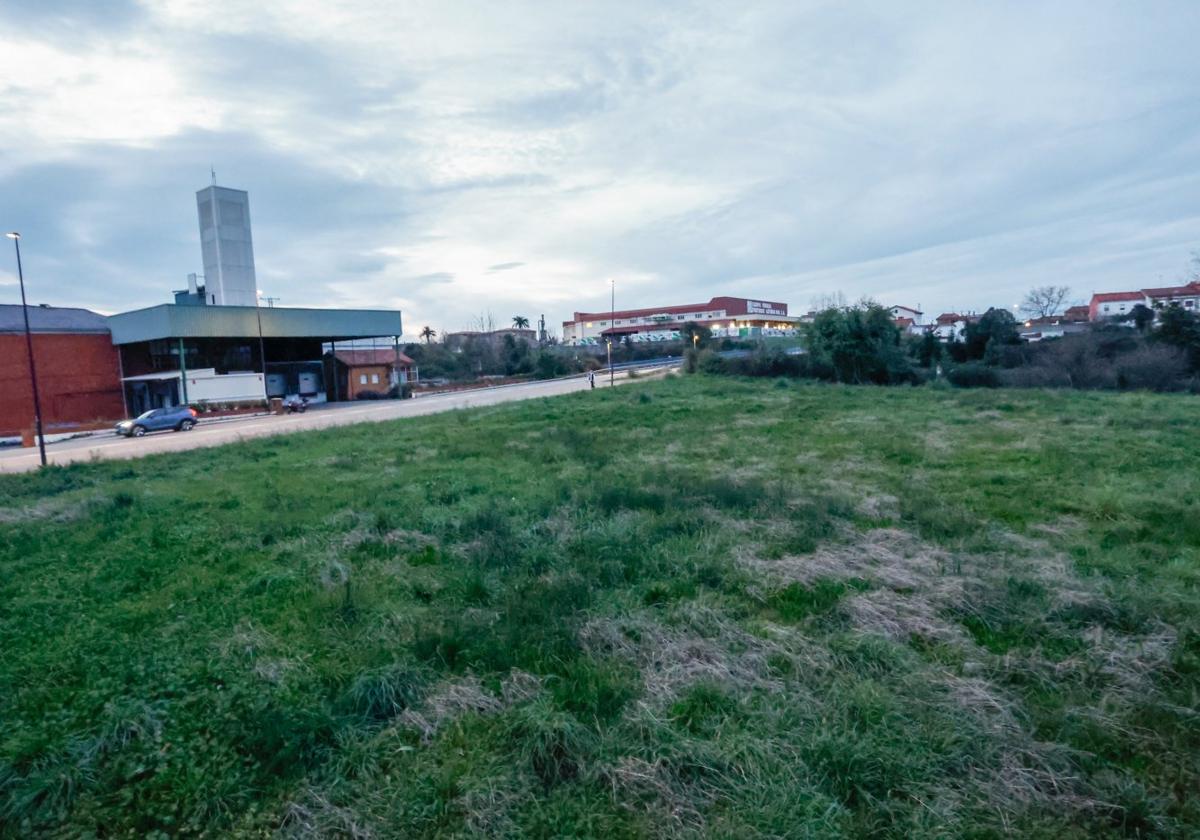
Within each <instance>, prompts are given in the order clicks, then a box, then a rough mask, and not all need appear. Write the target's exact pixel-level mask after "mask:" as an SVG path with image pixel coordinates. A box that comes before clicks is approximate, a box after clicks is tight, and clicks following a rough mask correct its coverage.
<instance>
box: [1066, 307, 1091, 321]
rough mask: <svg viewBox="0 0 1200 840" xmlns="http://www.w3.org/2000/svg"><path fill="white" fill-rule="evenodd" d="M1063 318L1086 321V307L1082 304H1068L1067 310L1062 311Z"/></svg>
mask: <svg viewBox="0 0 1200 840" xmlns="http://www.w3.org/2000/svg"><path fill="white" fill-rule="evenodd" d="M1063 318H1064V319H1065V320H1067V321H1086V320H1088V308H1087V306H1085V305H1083V304H1080V305H1079V306H1068V307H1067V311H1066V312H1064V313H1063Z"/></svg>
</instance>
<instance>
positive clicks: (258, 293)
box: [254, 289, 271, 408]
mask: <svg viewBox="0 0 1200 840" xmlns="http://www.w3.org/2000/svg"><path fill="white" fill-rule="evenodd" d="M262 296H263V293H262V289H255V290H254V315H255V317H257V318H258V358H259V359H261V360H262V373H263V399H264V400H266V401H267V407H268V408H270V406H271V394H270V391H269V390H268V389H267V347H266V344H265V343H264V342H263V332H262V309H261V308H260V307H259V305H258V299H259V298H261V297H262Z"/></svg>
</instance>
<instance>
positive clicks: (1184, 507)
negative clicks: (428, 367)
mask: <svg viewBox="0 0 1200 840" xmlns="http://www.w3.org/2000/svg"><path fill="white" fill-rule="evenodd" d="M1198 409H1200V402H1198V401H1197V399H1196V398H1195V397H1188V396H1170V395H1163V396H1150V395H1143V394H1097V393H1064V392H1036V391H1019V392H1013V391H1004V390H994V391H986V392H983V391H978V392H971V391H931V390H929V389H877V388H850V387H833V386H821V385H812V384H804V385H796V384H792V383H789V382H787V381H778V382H775V381H759V382H745V381H739V380H736V379H728V378H720V379H715V380H713V379H707V378H705V377H702V376H701V377H690V378H686V379H669V380H666V381H659V382H646V383H638V384H636V385H631V386H628V387H625V388H620V389H613V390H611V391H610V390H607V389H603V390H597V391H595V392H588V393H581V394H576V395H571V396H568V397H560V398H555V399H551V400H544V401H537V402H531V403H526V404H522V405H516V406H506V407H501V408H488V409H479V410H473V411H463V412H455V413H454V414H452V415H442V416H435V417H429V418H422V419H417V420H410V421H404V422H397V423H392V424H379V425H375V424H372V425H366V426H360V427H353V428H348V429H346V428H343V429H338V430H335V431H328V432H316V433H307V434H298V435H292V436H286V437H277V438H271V439H267V440H260V441H252V442H246V443H241V444H236V445H231V446H228V447H224V448H221V449H216V450H205V451H201V452H191V453H179V454H172V455H164V456H156V457H151V458H147V459H144V460H139V461H136V462H127V463H97V464H85V465H74V466H70V467H64V468H52V469H49V470H44V471H42V472H40V473H36V474H31V475H24V476H12V477H3V478H2V479H0V571H2V572H3V574H2V575H0V698H2V701H3V702H0V834H2V835H4V836H13V837H18V836H19V837H24V836H38V835H42V836H79V835H103V836H112V835H121V836H124V835H146V834H150V833H152V832H164V833H166V834H179V835H198V834H205V835H208V836H263V835H264V834H271V833H276V832H278V833H282V834H284V835H288V836H331V835H332V836H339V835H340V836H450V835H458V836H607V837H615V836H620V837H624V836H646V837H651V836H655V837H657V836H685V835H696V834H704V835H712V836H736V837H756V836H760V837H780V836H787V837H830V836H878V837H897V838H899V837H913V836H927V837H947V836H955V837H967V836H970V837H989V836H999V835H1006V834H1010V835H1011V834H1015V835H1019V836H1047V835H1056V836H1058V837H1062V838H1072V837H1080V838H1082V837H1096V836H1113V837H1117V836H1126V837H1148V836H1189V835H1194V834H1196V833H1200V807H1198V805H1197V796H1196V791H1197V790H1198V787H1200V766H1198V764H1197V755H1200V717H1198V715H1197V712H1196V709H1197V707H1198V706H1200V702H1198V701H1200V594H1198V592H1200V450H1198V449H1197V447H1196V440H1197V439H1200V412H1198V411H1197V410H1198Z"/></svg>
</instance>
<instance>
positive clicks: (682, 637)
mask: <svg viewBox="0 0 1200 840" xmlns="http://www.w3.org/2000/svg"><path fill="white" fill-rule="evenodd" d="M683 619H684V620H683V624H682V626H667V625H665V624H662V623H660V622H659V621H658V620H657V619H656V618H654V617H652V616H649V615H645V614H638V615H631V616H628V617H625V618H597V619H592V620H591V621H589V622H588V623H587V624H585V625H584V626H583V628H582V629H581V630H580V633H579V638H580V643H581V644H582V645H583V647H584V649H585V650H587V651H588V652H590V653H593V654H595V655H599V656H615V657H619V658H621V659H624V660H626V661H628V662H631V663H632V664H633V665H634V666H635V667H637V669H638V671H639V673H640V675H641V678H642V685H643V687H644V700H643V704H649V705H650V706H652V707H654V708H661V707H662V706H663V705H665V704H666V703H668V702H670V701H671V700H673V699H674V698H675V697H677V696H678V695H679V693H680V692H681V691H682V690H683V689H685V688H687V687H688V686H691V685H693V684H695V683H698V682H711V683H715V684H718V685H724V686H727V687H729V688H730V689H731V690H732V691H735V692H738V693H742V692H746V691H749V690H751V689H756V688H762V689H767V690H772V691H781V690H782V689H783V683H782V682H781V680H780V679H779V678H778V677H777V676H775V672H774V671H773V669H772V662H775V663H776V664H779V663H780V662H781V661H788V662H790V663H791V664H792V666H793V667H794V669H796V670H800V669H806V668H807V669H811V668H813V667H825V666H826V664H827V659H828V656H827V654H825V653H824V651H822V650H818V649H816V648H813V649H812V650H808V649H807V648H804V649H803V651H802V652H797V645H795V644H788V643H789V642H795V641H798V640H796V639H793V638H792V637H791V633H790V631H789V630H787V629H785V628H775V629H776V630H777V631H778V632H777V634H776V637H775V638H760V637H759V636H755V635H752V634H750V633H748V632H747V631H746V630H744V629H743V628H742V627H741V626H740V625H738V624H737V623H736V622H734V621H732V620H731V619H729V618H727V617H726V616H724V615H721V614H720V613H717V612H716V611H714V610H711V609H708V608H705V607H695V608H693V609H692V611H691V612H690V614H688V615H685V616H683Z"/></svg>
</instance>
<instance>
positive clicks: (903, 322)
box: [896, 307, 916, 327]
mask: <svg viewBox="0 0 1200 840" xmlns="http://www.w3.org/2000/svg"><path fill="white" fill-rule="evenodd" d="M901 308H903V307H901ZM915 323H916V321H914V320H913V319H912V318H897V319H896V326H897V327H911V326H912V325H913V324H915Z"/></svg>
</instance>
